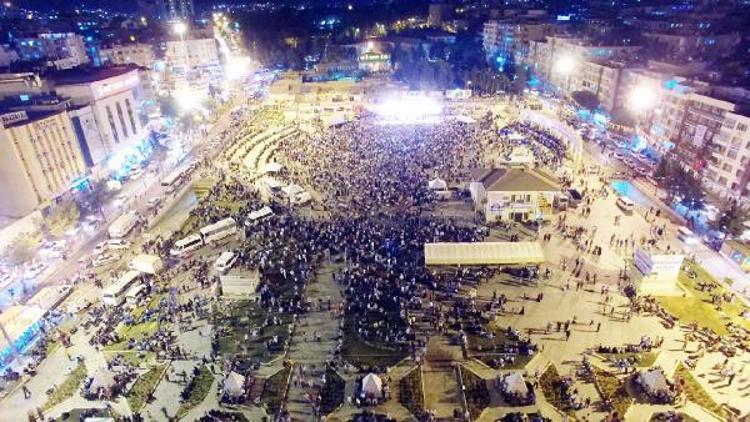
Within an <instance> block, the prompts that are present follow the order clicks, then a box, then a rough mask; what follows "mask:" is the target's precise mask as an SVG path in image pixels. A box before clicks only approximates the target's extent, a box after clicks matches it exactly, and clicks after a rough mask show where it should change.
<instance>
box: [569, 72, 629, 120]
mask: <svg viewBox="0 0 750 422" xmlns="http://www.w3.org/2000/svg"><path fill="white" fill-rule="evenodd" d="M624 68H625V65H624V63H618V62H614V61H609V60H591V61H586V62H583V63H581V64H580V66H579V69H578V71H576V72H575V73H573V74H572V75H570V80H571V83H570V84H569V86H570V88H569V89H568V91H569V92H568V93H569V94H571V93H573V92H575V91H587V92H590V93H592V94H594V95H596V96H597V98H598V99H599V106H600V107H601V108H602V109H604V110H606V111H608V112H610V113H612V112H614V111H615V110H616V109H617V108H618V106H619V105H620V102H621V98H620V94H621V91H620V84H621V79H622V74H623V72H624Z"/></svg>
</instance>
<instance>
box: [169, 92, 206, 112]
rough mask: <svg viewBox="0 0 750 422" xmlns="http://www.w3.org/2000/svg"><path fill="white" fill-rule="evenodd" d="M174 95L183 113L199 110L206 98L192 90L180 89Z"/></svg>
mask: <svg viewBox="0 0 750 422" xmlns="http://www.w3.org/2000/svg"><path fill="white" fill-rule="evenodd" d="M172 95H173V96H174V99H175V101H177V105H178V106H179V108H180V111H182V112H188V111H190V110H193V109H194V108H197V107H198V106H199V105H200V104H201V102H202V101H203V97H204V95H203V94H201V92H199V91H197V90H194V89H191V88H182V89H178V90H176V91H174V93H173V94H172Z"/></svg>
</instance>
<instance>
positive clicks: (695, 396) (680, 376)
mask: <svg viewBox="0 0 750 422" xmlns="http://www.w3.org/2000/svg"><path fill="white" fill-rule="evenodd" d="M675 379H676V382H680V380H683V382H684V383H683V386H682V391H683V394H685V397H687V399H688V400H690V401H692V402H693V403H695V404H697V405H698V406H701V407H703V408H705V409H706V410H708V411H709V412H712V413H714V414H715V415H717V416H719V417H720V418H723V417H724V416H725V415H724V410H723V409H722V407H721V405H719V403H716V402H715V401H714V400H713V399H712V398H711V396H710V395H708V392H707V391H706V390H705V389H704V388H703V386H701V385H700V383H698V380H696V379H695V377H694V376H693V374H691V373H690V370H689V369H688V368H687V367H685V365H683V364H682V363H680V364H679V365H677V370H676V371H675Z"/></svg>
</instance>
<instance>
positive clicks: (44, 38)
mask: <svg viewBox="0 0 750 422" xmlns="http://www.w3.org/2000/svg"><path fill="white" fill-rule="evenodd" d="M15 48H16V51H17V52H18V56H19V58H20V60H23V61H37V60H46V61H47V64H48V65H49V66H50V67H55V68H56V69H72V68H74V67H78V66H81V65H84V64H86V63H88V62H89V56H88V55H87V54H86V46H85V44H84V43H83V37H82V36H81V35H78V34H75V33H72V32H60V33H43V34H39V36H37V37H32V38H18V39H16V40H15Z"/></svg>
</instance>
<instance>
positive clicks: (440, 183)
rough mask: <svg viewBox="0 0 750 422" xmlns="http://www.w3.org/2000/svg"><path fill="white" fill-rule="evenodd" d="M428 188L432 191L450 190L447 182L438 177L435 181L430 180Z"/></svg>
mask: <svg viewBox="0 0 750 422" xmlns="http://www.w3.org/2000/svg"><path fill="white" fill-rule="evenodd" d="M427 187H428V188H430V189H431V190H444V189H446V188H448V183H446V182H445V180H443V179H441V178H439V177H436V178H435V179H433V180H430V181H429V182H428V183H427Z"/></svg>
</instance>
